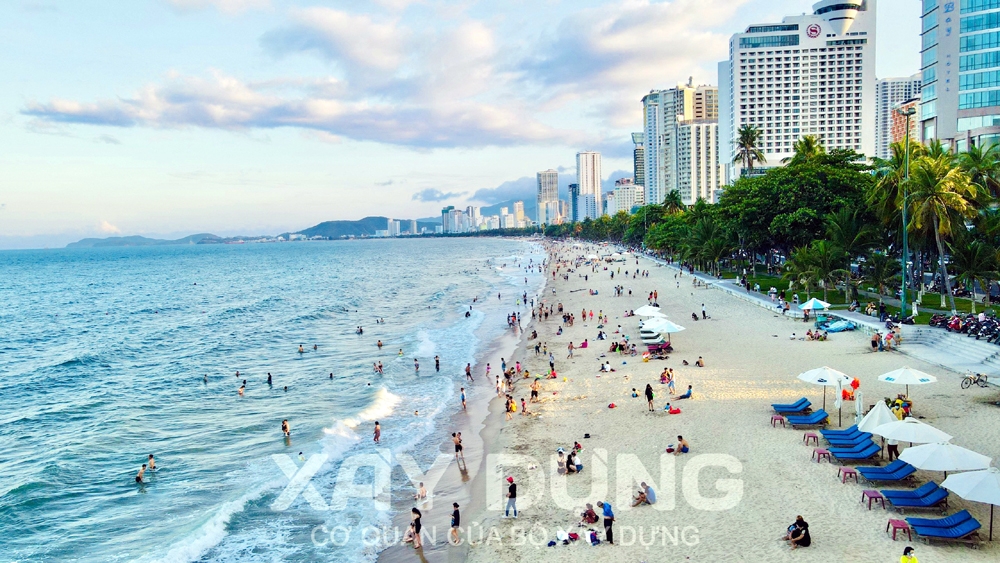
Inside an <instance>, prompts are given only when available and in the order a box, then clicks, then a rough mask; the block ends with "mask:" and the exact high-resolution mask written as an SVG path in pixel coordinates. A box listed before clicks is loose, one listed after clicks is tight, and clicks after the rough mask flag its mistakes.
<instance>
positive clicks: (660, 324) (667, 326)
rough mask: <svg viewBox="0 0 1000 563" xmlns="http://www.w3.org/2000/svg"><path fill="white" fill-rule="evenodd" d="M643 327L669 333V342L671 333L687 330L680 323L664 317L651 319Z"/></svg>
mask: <svg viewBox="0 0 1000 563" xmlns="http://www.w3.org/2000/svg"><path fill="white" fill-rule="evenodd" d="M642 329H643V330H651V331H653V332H659V333H661V334H666V335H668V336H667V342H668V343H669V342H670V336H669V335H670V334H673V333H675V332H680V331H682V330H686V329H685V328H684V327H682V326H681V325H679V324H676V323H674V322H671V321H669V320H667V319H663V318H659V317H655V318H653V319H650V321H649V323H647V324H646V326H644V327H642Z"/></svg>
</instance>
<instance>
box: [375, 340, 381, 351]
mask: <svg viewBox="0 0 1000 563" xmlns="http://www.w3.org/2000/svg"><path fill="white" fill-rule="evenodd" d="M376 346H378V349H379V350H381V349H382V341H381V340H379V341H378V344H376Z"/></svg>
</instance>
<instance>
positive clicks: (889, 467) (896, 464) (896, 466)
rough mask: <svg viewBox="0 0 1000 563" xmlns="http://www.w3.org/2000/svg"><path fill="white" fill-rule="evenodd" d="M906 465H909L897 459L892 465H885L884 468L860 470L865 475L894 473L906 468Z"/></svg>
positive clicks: (863, 468) (864, 468)
mask: <svg viewBox="0 0 1000 563" xmlns="http://www.w3.org/2000/svg"><path fill="white" fill-rule="evenodd" d="M907 465H909V464H908V463H906V462H905V461H903V460H901V459H897V460H896V461H893V462H892V463H890V464H889V465H886V466H885V467H876V466H873V467H862V468H861V470H862V471H864V472H865V473H894V472H896V471H899V470H900V469H902V468H903V467H906V466H907Z"/></svg>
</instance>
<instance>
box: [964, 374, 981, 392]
mask: <svg viewBox="0 0 1000 563" xmlns="http://www.w3.org/2000/svg"><path fill="white" fill-rule="evenodd" d="M973 384H976V385H979V386H980V387H986V374H985V373H977V374H975V375H973V374H972V373H971V372H970V373H969V374H968V375H966V376H965V378H964V379H962V389H968V388H969V387H972V385H973Z"/></svg>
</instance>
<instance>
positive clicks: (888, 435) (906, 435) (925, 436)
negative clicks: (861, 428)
mask: <svg viewBox="0 0 1000 563" xmlns="http://www.w3.org/2000/svg"><path fill="white" fill-rule="evenodd" d="M871 433H872V434H878V435H879V436H882V437H883V438H885V439H887V440H896V441H898V442H910V443H911V444H932V443H937V442H947V441H948V440H951V438H952V436H951V434H948V433H946V432H942V431H941V430H938V429H937V428H934V427H933V426H931V425H930V424H927V423H924V422H920V421H919V420H917V419H915V418H913V417H910V418H904V419H903V420H896V421H894V422H890V423H888V424H883V425H881V426H877V427H875V430H872V431H871Z"/></svg>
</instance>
